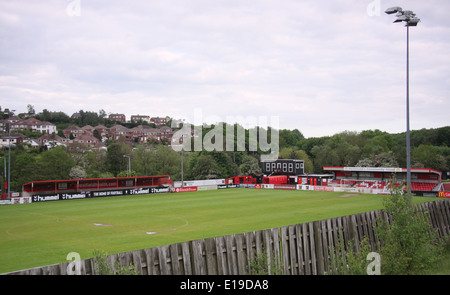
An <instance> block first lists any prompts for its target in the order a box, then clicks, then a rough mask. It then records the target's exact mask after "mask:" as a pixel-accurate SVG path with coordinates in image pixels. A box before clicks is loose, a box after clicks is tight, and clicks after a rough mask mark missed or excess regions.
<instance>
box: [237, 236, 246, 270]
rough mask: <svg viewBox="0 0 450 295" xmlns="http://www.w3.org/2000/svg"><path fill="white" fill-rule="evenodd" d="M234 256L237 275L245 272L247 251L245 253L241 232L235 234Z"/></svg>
mask: <svg viewBox="0 0 450 295" xmlns="http://www.w3.org/2000/svg"><path fill="white" fill-rule="evenodd" d="M235 240H236V257H237V264H238V265H237V269H238V274H239V275H245V274H247V253H245V250H244V248H246V247H245V245H244V242H245V238H244V235H243V234H236V235H235Z"/></svg>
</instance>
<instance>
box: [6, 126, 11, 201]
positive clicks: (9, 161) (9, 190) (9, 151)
mask: <svg viewBox="0 0 450 295" xmlns="http://www.w3.org/2000/svg"><path fill="white" fill-rule="evenodd" d="M8 126H9V128H8V197H7V198H6V199H7V200H11V122H9V125H8Z"/></svg>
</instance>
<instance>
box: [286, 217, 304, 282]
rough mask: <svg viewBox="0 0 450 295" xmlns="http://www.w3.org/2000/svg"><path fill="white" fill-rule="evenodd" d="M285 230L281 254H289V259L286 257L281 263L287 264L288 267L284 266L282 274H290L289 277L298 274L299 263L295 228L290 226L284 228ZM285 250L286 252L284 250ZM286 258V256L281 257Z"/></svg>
mask: <svg viewBox="0 0 450 295" xmlns="http://www.w3.org/2000/svg"><path fill="white" fill-rule="evenodd" d="M285 229H286V236H287V237H286V241H285V243H286V248H283V253H284V252H285V251H286V252H287V253H289V258H288V257H286V259H285V260H284V262H283V263H285V264H286V263H289V267H287V266H286V265H285V268H284V274H286V275H287V274H290V275H297V274H298V273H299V265H300V262H299V260H298V257H299V256H298V253H297V249H298V247H297V242H298V237H297V234H296V226H295V225H290V226H287V227H285ZM285 249H286V250H285ZM283 256H287V255H283Z"/></svg>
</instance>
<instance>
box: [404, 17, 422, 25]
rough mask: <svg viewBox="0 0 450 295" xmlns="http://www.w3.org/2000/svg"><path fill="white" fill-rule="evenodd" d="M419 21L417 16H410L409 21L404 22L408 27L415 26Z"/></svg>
mask: <svg viewBox="0 0 450 295" xmlns="http://www.w3.org/2000/svg"><path fill="white" fill-rule="evenodd" d="M419 22H420V19H419V18H412V19H410V20H409V21H407V22H406V26H408V27H416V26H417V24H418V23H419Z"/></svg>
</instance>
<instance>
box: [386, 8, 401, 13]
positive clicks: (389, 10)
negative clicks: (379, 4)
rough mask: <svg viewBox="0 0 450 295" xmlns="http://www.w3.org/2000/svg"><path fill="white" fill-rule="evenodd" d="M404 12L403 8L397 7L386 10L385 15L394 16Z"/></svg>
mask: <svg viewBox="0 0 450 295" xmlns="http://www.w3.org/2000/svg"><path fill="white" fill-rule="evenodd" d="M402 10H403V9H402V8H401V7H398V6H395V7H391V8H388V9H386V11H385V13H387V14H393V13H397V12H400V11H402Z"/></svg>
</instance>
